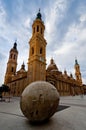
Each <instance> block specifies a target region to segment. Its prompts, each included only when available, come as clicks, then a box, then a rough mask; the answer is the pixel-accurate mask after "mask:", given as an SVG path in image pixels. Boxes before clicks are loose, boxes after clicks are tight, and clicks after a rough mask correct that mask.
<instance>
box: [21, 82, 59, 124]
mask: <svg viewBox="0 0 86 130" xmlns="http://www.w3.org/2000/svg"><path fill="white" fill-rule="evenodd" d="M58 104H59V93H58V92H57V89H56V88H55V87H54V86H53V85H52V84H50V83H48V82H45V81H36V82H33V83H31V84H29V85H28V86H27V87H26V88H25V89H24V91H23V93H22V95H21V98H20V108H21V111H22V113H23V114H24V115H25V117H27V118H28V120H29V121H31V122H42V121H44V120H47V119H49V118H50V117H51V116H52V115H53V114H54V113H55V112H56V111H57V107H58Z"/></svg>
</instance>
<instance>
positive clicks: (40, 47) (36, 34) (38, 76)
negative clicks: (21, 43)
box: [28, 10, 47, 83]
mask: <svg viewBox="0 0 86 130" xmlns="http://www.w3.org/2000/svg"><path fill="white" fill-rule="evenodd" d="M44 30H45V26H44V22H43V21H42V15H41V13H40V10H39V12H38V14H37V17H36V19H35V20H34V22H33V24H32V37H31V39H30V41H29V45H30V51H29V59H28V78H29V79H28V80H29V83H31V82H34V81H39V80H46V44H47V43H46V40H45V39H44Z"/></svg>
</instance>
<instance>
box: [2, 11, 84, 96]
mask: <svg viewBox="0 0 86 130" xmlns="http://www.w3.org/2000/svg"><path fill="white" fill-rule="evenodd" d="M44 30H45V25H44V22H43V21H42V15H41V13H40V10H39V12H38V14H37V16H36V19H35V20H34V22H33V24H32V37H31V39H30V41H29V46H30V49H29V57H28V70H27V71H26V70H25V65H24V63H23V64H22V65H21V68H20V70H19V71H16V69H17V57H18V50H17V43H16V42H15V43H14V46H13V48H12V49H11V50H10V52H9V59H8V62H7V68H6V73H5V79H4V84H6V85H8V86H9V87H10V90H11V91H10V93H11V95H13V96H20V95H21V93H22V92H23V90H24V88H25V87H26V86H27V85H28V84H30V83H31V82H34V81H47V82H50V83H51V84H53V85H54V86H55V87H56V88H57V90H58V91H59V94H60V95H61V96H65V95H78V94H82V93H83V84H82V77H81V72H80V66H79V64H78V62H77V60H75V76H76V79H74V78H73V76H72V74H70V76H68V74H67V72H66V70H65V71H64V74H63V73H62V72H61V71H59V70H58V68H57V66H56V64H55V62H54V60H53V59H51V61H50V64H49V66H48V68H47V69H46V45H47V42H46V40H45V38H44Z"/></svg>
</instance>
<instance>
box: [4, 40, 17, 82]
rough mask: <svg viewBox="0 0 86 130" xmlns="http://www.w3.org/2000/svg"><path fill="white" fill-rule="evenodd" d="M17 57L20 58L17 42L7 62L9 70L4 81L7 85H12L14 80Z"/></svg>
mask: <svg viewBox="0 0 86 130" xmlns="http://www.w3.org/2000/svg"><path fill="white" fill-rule="evenodd" d="M17 56H18V51H17V43H16V42H15V43H14V46H13V48H12V49H11V50H10V52H9V59H8V62H7V69H6V74H5V80H4V83H5V84H7V83H10V82H11V80H12V75H14V74H15V73H16V68H17Z"/></svg>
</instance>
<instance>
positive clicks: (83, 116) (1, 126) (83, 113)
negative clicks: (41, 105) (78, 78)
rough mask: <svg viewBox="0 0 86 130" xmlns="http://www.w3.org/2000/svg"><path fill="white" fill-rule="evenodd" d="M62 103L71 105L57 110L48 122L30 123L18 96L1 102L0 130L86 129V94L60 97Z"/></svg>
mask: <svg viewBox="0 0 86 130" xmlns="http://www.w3.org/2000/svg"><path fill="white" fill-rule="evenodd" d="M60 105H63V106H70V107H68V108H66V109H63V110H61V111H58V112H56V113H55V114H54V116H53V117H52V118H51V119H50V120H49V121H48V122H45V123H41V124H30V122H29V121H28V120H27V119H26V118H25V117H24V116H23V114H22V112H21V110H20V105H19V98H18V97H13V98H11V101H10V102H7V101H6V102H0V130H86V96H83V97H82V96H74V97H71V96H70V97H60Z"/></svg>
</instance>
